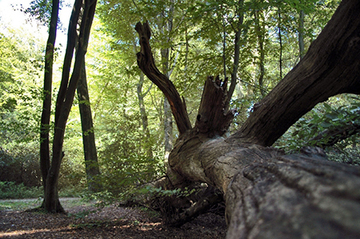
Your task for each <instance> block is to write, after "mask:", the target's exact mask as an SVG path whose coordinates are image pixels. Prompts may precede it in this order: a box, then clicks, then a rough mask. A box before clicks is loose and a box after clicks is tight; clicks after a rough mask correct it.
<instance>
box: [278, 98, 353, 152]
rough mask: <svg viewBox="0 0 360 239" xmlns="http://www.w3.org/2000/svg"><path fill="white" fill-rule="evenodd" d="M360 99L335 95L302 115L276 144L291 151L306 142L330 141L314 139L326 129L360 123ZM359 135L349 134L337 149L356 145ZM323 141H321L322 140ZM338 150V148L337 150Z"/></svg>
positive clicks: (296, 149)
mask: <svg viewBox="0 0 360 239" xmlns="http://www.w3.org/2000/svg"><path fill="white" fill-rule="evenodd" d="M359 111H360V100H359V97H357V96H352V95H343V96H336V97H333V98H332V99H330V100H329V101H327V102H325V103H322V104H319V105H317V106H316V107H315V108H314V109H312V110H311V111H310V112H309V113H307V114H306V115H304V116H303V117H302V118H300V119H299V120H298V121H297V122H296V123H295V124H294V125H293V126H292V127H291V128H290V129H289V130H288V131H287V133H285V134H284V135H283V136H282V138H280V139H279V140H278V142H277V143H276V145H277V146H278V147H281V148H285V149H287V150H290V151H298V150H299V149H300V148H301V147H303V146H305V145H310V146H312V145H315V144H317V143H319V142H320V143H321V142H323V143H327V142H328V140H329V138H328V137H321V138H320V139H316V140H315V139H313V138H314V137H315V136H317V135H319V134H321V133H322V132H324V131H325V130H328V131H331V130H335V129H341V128H344V127H346V126H348V125H360V120H359ZM357 138H358V135H356V134H355V135H353V136H350V137H347V138H346V139H344V140H342V141H341V142H339V143H338V144H337V146H336V147H337V148H338V149H341V150H343V149H345V148H347V147H348V146H350V145H357V144H358V143H359V142H358V139H357ZM319 140H320V141H319ZM338 152H339V150H338Z"/></svg>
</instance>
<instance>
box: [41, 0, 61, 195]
mask: <svg viewBox="0 0 360 239" xmlns="http://www.w3.org/2000/svg"><path fill="white" fill-rule="evenodd" d="M58 15H59V1H58V0H54V1H53V2H52V12H51V19H50V26H49V37H48V40H47V43H46V52H45V72H44V88H43V97H44V98H43V108H42V114H41V123H40V168H41V175H42V179H43V187H44V193H45V192H46V179H47V176H48V172H49V168H50V147H49V146H50V141H49V132H50V115H51V92H52V73H53V60H54V46H55V40H56V30H57V22H58Z"/></svg>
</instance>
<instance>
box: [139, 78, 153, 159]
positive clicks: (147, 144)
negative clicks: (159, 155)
mask: <svg viewBox="0 0 360 239" xmlns="http://www.w3.org/2000/svg"><path fill="white" fill-rule="evenodd" d="M144 78H145V76H144V74H143V73H141V74H140V79H139V83H138V85H137V89H136V92H137V96H138V101H139V109H140V117H141V124H142V129H143V133H144V134H145V137H146V139H145V140H144V141H145V145H142V147H144V148H146V152H147V153H146V157H147V158H149V159H151V158H153V152H152V149H151V143H150V131H149V128H148V125H149V122H148V118H147V114H146V108H145V104H144V97H145V96H146V95H147V93H148V92H149V91H150V88H151V86H150V87H149V89H148V91H147V92H145V93H143V91H142V89H143V84H144V80H145V79H144Z"/></svg>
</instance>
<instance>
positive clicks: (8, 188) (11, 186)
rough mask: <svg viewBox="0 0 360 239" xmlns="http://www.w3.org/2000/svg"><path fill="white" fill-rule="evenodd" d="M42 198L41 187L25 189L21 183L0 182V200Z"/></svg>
mask: <svg viewBox="0 0 360 239" xmlns="http://www.w3.org/2000/svg"><path fill="white" fill-rule="evenodd" d="M41 196H43V189H42V187H27V186H24V184H23V183H20V184H16V183H15V182H2V181H0V199H21V198H38V197H41Z"/></svg>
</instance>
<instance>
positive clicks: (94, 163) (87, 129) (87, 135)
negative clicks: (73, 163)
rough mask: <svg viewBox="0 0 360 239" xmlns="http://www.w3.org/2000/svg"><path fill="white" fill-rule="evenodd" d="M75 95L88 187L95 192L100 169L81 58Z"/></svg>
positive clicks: (97, 188)
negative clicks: (78, 111)
mask: <svg viewBox="0 0 360 239" xmlns="http://www.w3.org/2000/svg"><path fill="white" fill-rule="evenodd" d="M77 95H78V100H79V110H80V117H81V129H82V137H83V147H84V157H85V169H86V178H87V182H88V189H89V191H91V192H97V191H99V190H101V183H100V182H99V181H98V180H96V177H97V176H99V175H100V169H99V163H98V158H97V151H96V144H95V132H94V125H93V120H92V114H91V107H90V97H89V90H88V87H87V80H86V68H85V59H84V60H83V66H82V71H81V75H80V79H79V82H78V85H77Z"/></svg>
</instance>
